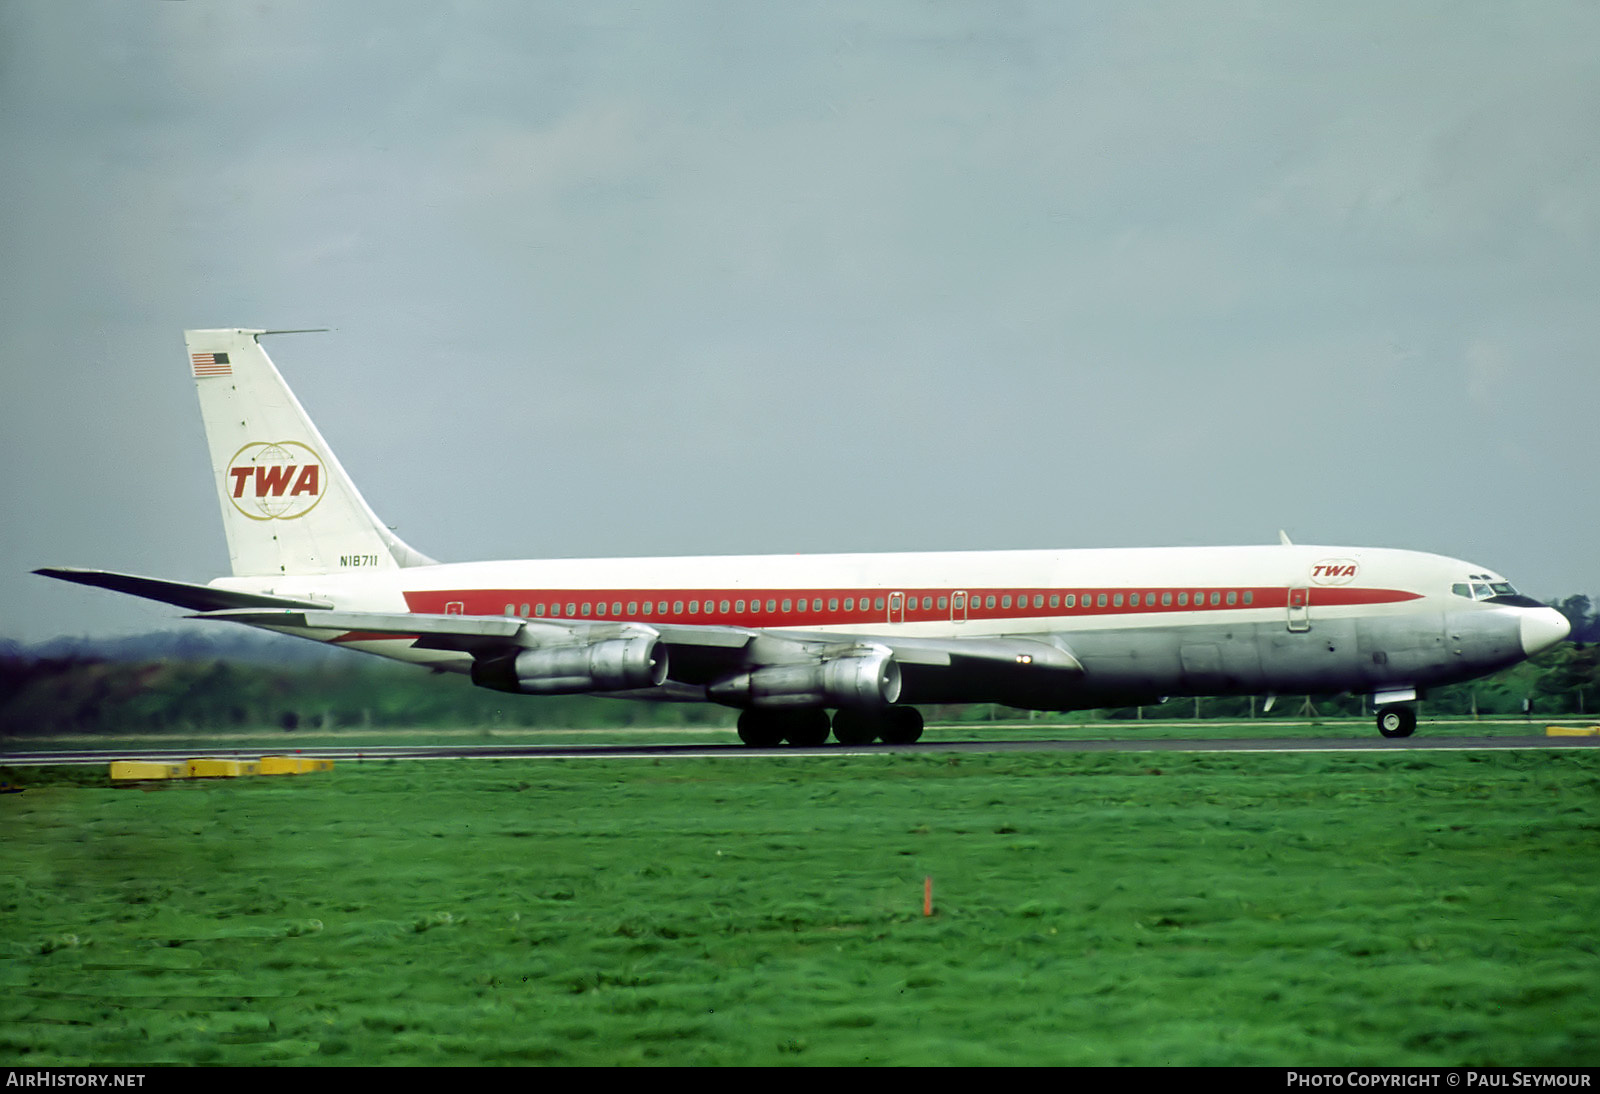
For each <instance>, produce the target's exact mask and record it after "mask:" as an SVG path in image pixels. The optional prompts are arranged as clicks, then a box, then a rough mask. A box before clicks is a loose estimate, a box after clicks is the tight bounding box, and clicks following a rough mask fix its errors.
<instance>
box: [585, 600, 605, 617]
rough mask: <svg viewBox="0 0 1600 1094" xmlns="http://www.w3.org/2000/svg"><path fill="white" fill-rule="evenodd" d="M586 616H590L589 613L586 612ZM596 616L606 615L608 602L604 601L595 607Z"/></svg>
mask: <svg viewBox="0 0 1600 1094" xmlns="http://www.w3.org/2000/svg"><path fill="white" fill-rule="evenodd" d="M584 614H585V615H588V614H589V613H588V612H585V613H584ZM594 614H595V615H605V614H606V602H605V601H604V600H602V601H601V602H600V603H598V604H596V605H595V606H594Z"/></svg>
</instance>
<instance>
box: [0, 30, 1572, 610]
mask: <svg viewBox="0 0 1600 1094" xmlns="http://www.w3.org/2000/svg"><path fill="white" fill-rule="evenodd" d="M1597 151H1600V7H1597V6H1596V5H1594V4H1592V3H1588V2H1584V3H1570V4H1569V3H1559V2H1549V3H1539V4H1504V3H1462V2H1449V3H1411V4H1407V3H1400V4H1396V3H1388V2H1386V3H1371V4H1361V3H1355V4H1337V5H1335V4H1289V3H1283V4H1271V3H1260V4H1258V3H1217V4H1197V3H1174V4H1141V3H1121V2H1118V3H1110V2H1107V3H1055V2H1051V3H1038V4H1033V3H998V2H985V3H925V2H904V3H890V2H872V3H844V2H841V3H794V2H783V3H778V2H772V3H752V2H748V0H743V2H728V3H694V2H678V3H665V2H663V3H593V4H589V3H585V4H574V3H570V2H560V3H526V2H515V3H513V2H509V0H507V2H500V3H496V2H458V3H447V2H439V0H428V2H417V3H396V2H388V0H386V2H383V3H377V2H371V3H360V2H346V3H336V4H329V3H323V2H313V0H306V2H289V0H252V2H249V3H245V2H227V3H222V2H216V0H187V2H175V0H105V2H100V3H94V2H76V0H75V2H61V0H0V377H3V388H0V445H3V448H0V455H3V457H4V460H3V464H0V466H3V468H4V474H3V476H0V482H3V483H4V485H3V487H0V491H3V492H0V637H10V638H16V639H22V640H25V641H35V640H42V639H46V638H50V637H53V636H55V635H58V634H69V635H78V634H112V633H123V632H129V631H140V630H148V629H156V628H162V627H166V626H169V625H172V621H173V620H175V619H176V618H177V617H178V616H180V615H181V614H182V613H180V612H179V611H178V610H176V609H169V608H164V607H161V606H157V605H148V604H145V603H143V602H139V601H134V600H131V599H129V598H125V597H119V596H116V595H114V594H111V593H107V592H103V591H99V590H92V589H85V588H78V587H74V586H70V585H65V584H61V583H58V582H52V581H49V580H47V579H45V578H40V577H35V576H32V575H31V574H29V573H28V571H30V570H31V569H33V568H35V567H38V566H47V565H78V566H95V567H103V568H108V569H118V570H126V571H132V572H136V573H144V574H151V575H156V576H163V577H171V578H177V579H182V580H196V581H203V580H208V579H210V578H211V577H214V576H217V575H218V574H221V573H223V572H225V571H226V568H227V551H226V546H225V544H224V540H223V535H222V529H221V522H220V519H219V515H218V502H217V499H216V497H215V494H214V491H213V489H212V485H211V478H210V474H209V472H208V469H207V457H206V448H205V442H204V438H203V435H202V433H201V427H200V421H199V414H198V409H197V403H196V399H195V395H194V390H193V380H192V378H191V376H190V374H189V368H188V364H187V361H186V359H185V352H184V348H183V341H182V331H183V329H184V328H186V327H224V326H226V327H231V326H244V327H266V328H284V327H332V328H334V330H333V331H332V332H331V333H328V334H316V335H299V336H293V337H283V338H278V339H272V340H269V343H268V347H267V348H268V352H269V353H271V354H272V356H273V359H274V360H275V361H276V363H277V364H278V367H279V369H280V370H281V371H282V372H283V373H284V374H285V376H286V377H287V378H288V380H289V382H290V383H291V385H293V387H294V388H295V390H296V392H297V394H298V395H299V396H300V399H301V401H302V402H303V403H305V405H306V406H307V408H308V409H309V410H310V412H311V414H312V416H313V417H314V418H315V419H316V421H317V423H318V425H319V426H320V427H321V429H322V432H323V434H324V435H325V436H326V437H327V439H328V440H329V442H330V443H331V444H332V446H333V447H334V448H335V449H336V450H337V451H338V453H339V455H340V457H341V459H342V461H343V462H344V464H345V466H346V467H347V468H348V469H349V470H350V472H351V473H352V475H353V476H354V477H355V479H356V481H357V483H358V485H359V486H360V487H361V489H362V490H363V492H364V493H365V494H366V497H367V499H368V501H369V502H370V503H371V504H372V506H373V508H374V509H376V510H377V512H378V513H379V514H380V515H381V516H383V518H384V519H385V520H386V521H388V522H390V523H393V524H395V525H397V526H398V529H399V532H400V534H401V535H402V536H403V537H404V538H406V539H407V540H409V541H410V542H411V543H412V544H413V545H414V546H416V547H417V548H419V549H420V550H422V551H424V552H426V553H428V554H431V555H433V556H434V557H436V558H440V559H444V560H466V559H475V558H525V557H559V556H575V555H657V554H660V555H671V554H722V553H752V552H775V553H786V552H794V551H835V550H840V551H856V550H862V551H875V550H925V549H955V548H962V549H964V548H991V547H992V548H1001V547H1097V546H1113V547H1114V546H1146V545H1165V544H1226V543H1268V542H1274V541H1275V540H1276V537H1277V533H1278V529H1279V528H1284V529H1287V530H1288V531H1289V533H1290V535H1291V536H1293V537H1294V538H1295V539H1296V540H1297V541H1300V542H1308V543H1327V544H1362V545H1375V546H1391V547H1404V548H1414V549H1418V550H1428V551H1437V552H1440V553H1443V554H1448V555H1453V556H1457V557H1462V558H1467V559H1470V560H1473V561H1475V562H1478V563H1480V564H1482V565H1484V566H1488V567H1491V568H1494V569H1497V570H1499V571H1501V572H1503V573H1504V574H1506V575H1507V576H1508V577H1509V578H1511V580H1513V581H1514V582H1516V583H1517V584H1519V585H1520V586H1521V587H1522V588H1523V589H1524V591H1526V592H1529V593H1530V594H1532V595H1534V596H1538V597H1541V598H1551V597H1556V596H1565V595H1570V594H1572V593H1578V592H1587V593H1591V594H1596V593H1600V557H1597V556H1600V548H1597V544H1600V504H1597V500H1596V494H1597V490H1596V485H1597V480H1600V439H1597V438H1600V428H1597V427H1600V405H1597V404H1600V348H1597V347H1600V156H1597ZM196 625H197V624H196Z"/></svg>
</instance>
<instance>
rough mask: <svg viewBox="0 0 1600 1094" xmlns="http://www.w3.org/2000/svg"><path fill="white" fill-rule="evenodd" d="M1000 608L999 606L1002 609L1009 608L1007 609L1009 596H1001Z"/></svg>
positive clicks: (1009, 604)
mask: <svg viewBox="0 0 1600 1094" xmlns="http://www.w3.org/2000/svg"><path fill="white" fill-rule="evenodd" d="M1000 606H1001V607H1002V608H1009V607H1011V598H1010V597H1009V596H1002V597H1001V598H1000Z"/></svg>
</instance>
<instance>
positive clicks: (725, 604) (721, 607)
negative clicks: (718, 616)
mask: <svg viewBox="0 0 1600 1094" xmlns="http://www.w3.org/2000/svg"><path fill="white" fill-rule="evenodd" d="M717 610H718V611H720V612H722V613H723V614H724V615H726V614H727V611H728V602H727V601H726V600H724V601H723V602H722V603H721V604H719V605H717Z"/></svg>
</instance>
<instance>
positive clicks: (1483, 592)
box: [1450, 575, 1535, 604]
mask: <svg viewBox="0 0 1600 1094" xmlns="http://www.w3.org/2000/svg"><path fill="white" fill-rule="evenodd" d="M1473 576H1481V575H1473ZM1450 591H1451V592H1452V593H1454V594H1455V595H1456V596H1459V597H1462V598H1464V599H1467V600H1493V601H1495V602H1497V603H1501V604H1512V603H1517V604H1520V603H1522V602H1523V601H1527V602H1528V603H1529V604H1534V603H1535V602H1534V601H1532V600H1529V599H1528V598H1527V597H1525V596H1523V595H1522V594H1521V593H1519V592H1517V590H1516V588H1515V587H1514V586H1513V585H1512V584H1511V582H1509V581H1491V580H1489V579H1488V578H1487V576H1482V580H1475V581H1470V582H1468V581H1460V582H1457V583H1456V584H1454V585H1452V586H1450ZM1506 597H1515V598H1516V599H1515V600H1508V599H1502V598H1506Z"/></svg>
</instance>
